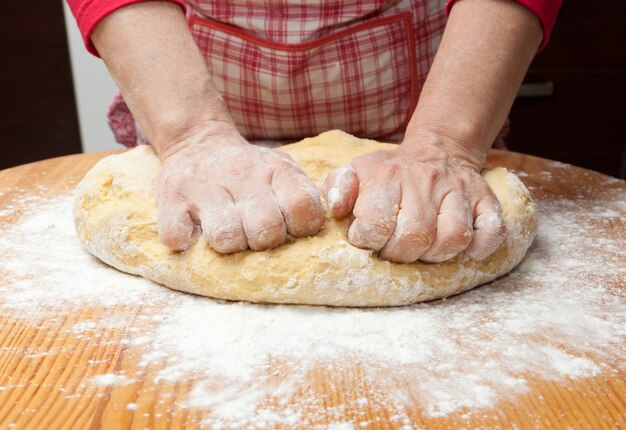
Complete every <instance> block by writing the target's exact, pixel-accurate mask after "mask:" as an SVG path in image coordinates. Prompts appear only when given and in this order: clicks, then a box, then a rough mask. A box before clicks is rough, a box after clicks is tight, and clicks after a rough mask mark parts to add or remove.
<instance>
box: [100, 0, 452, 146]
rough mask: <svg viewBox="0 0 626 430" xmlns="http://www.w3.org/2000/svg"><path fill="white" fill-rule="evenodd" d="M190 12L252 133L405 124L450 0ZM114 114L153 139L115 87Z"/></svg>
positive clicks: (203, 0)
mask: <svg viewBox="0 0 626 430" xmlns="http://www.w3.org/2000/svg"><path fill="white" fill-rule="evenodd" d="M187 18H188V22H189V27H190V29H191V33H192V35H193V37H194V39H195V41H196V43H197V45H198V47H199V48H200V51H201V52H202V53H203V55H204V56H205V58H206V61H207V64H208V66H209V69H210V72H211V75H212V77H213V80H214V82H215V85H216V86H217V88H218V90H219V91H220V92H221V93H222V95H223V97H224V100H225V102H226V104H227V106H228V109H229V111H230V113H231V115H232V117H233V119H234V120H235V123H236V124H237V127H238V129H239V131H240V132H241V133H242V134H243V135H244V136H245V137H247V138H248V139H291V138H301V137H306V136H314V135H316V134H319V133H321V132H323V131H326V130H329V129H335V128H338V129H342V130H344V131H346V132H348V133H351V134H354V135H357V136H361V137H372V138H381V137H385V136H390V135H394V134H397V133H400V132H402V131H403V130H404V129H405V127H406V125H407V123H408V121H409V119H410V117H411V114H412V113H413V110H414V109H415V105H416V104H417V100H418V97H419V93H420V90H421V87H422V85H423V83H424V81H425V79H426V75H427V74H428V70H429V69H430V66H431V64H432V60H433V58H434V55H435V52H436V50H437V47H438V45H439V41H440V39H441V35H442V33H443V29H444V26H445V23H446V14H445V0H392V1H390V0H369V1H359V0H317V1H314V0H194V1H189V2H188V11H187ZM109 124H110V125H111V128H112V129H113V131H114V134H115V136H116V139H117V140H118V142H120V143H123V144H124V145H127V146H134V145H136V144H138V143H147V142H146V141H145V138H144V137H143V135H142V133H141V130H140V129H139V127H138V125H137V124H136V122H135V121H134V120H133V118H132V115H131V113H130V111H129V109H128V107H127V106H126V104H125V103H124V101H123V99H122V98H121V96H119V95H118V96H117V97H115V99H114V100H113V102H112V104H111V106H110V109H109Z"/></svg>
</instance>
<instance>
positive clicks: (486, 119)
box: [403, 0, 543, 165]
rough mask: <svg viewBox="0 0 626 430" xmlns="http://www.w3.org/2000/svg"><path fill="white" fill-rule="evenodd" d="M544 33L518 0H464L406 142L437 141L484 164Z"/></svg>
mask: <svg viewBox="0 0 626 430" xmlns="http://www.w3.org/2000/svg"><path fill="white" fill-rule="evenodd" d="M542 36H543V32H542V28H541V25H540V22H539V20H538V18H537V17H536V16H535V15H534V14H533V13H532V12H531V11H529V10H528V9H526V8H525V7H523V6H521V5H519V4H517V3H515V2H514V1H512V0H460V1H457V3H456V4H455V5H454V7H453V8H452V11H451V13H450V16H449V19H448V23H447V25H446V29H445V32H444V35H443V38H442V41H441V45H440V47H439V50H438V52H437V55H436V57H435V61H434V63H433V65H432V68H431V70H430V73H429V75H428V78H427V80H426V83H425V84H424V88H423V90H422V93H421V96H420V100H419V103H418V105H417V108H416V110H415V112H414V114H413V117H412V118H411V121H410V123H409V125H408V128H407V132H406V137H405V141H404V143H403V146H405V145H406V146H407V147H409V148H414V149H416V150H418V149H420V147H422V146H423V145H425V143H424V142H435V144H438V145H444V146H446V149H449V150H450V151H453V152H455V155H457V156H461V157H463V158H465V159H467V160H468V161H470V162H471V163H472V164H473V165H482V164H483V163H484V157H485V154H486V152H487V150H488V149H489V147H490V146H491V143H492V142H493V140H494V139H495V137H496V136H497V134H498V132H499V130H500V128H501V127H502V124H503V123H504V121H505V119H506V116H507V114H508V112H509V110H510V108H511V105H512V103H513V100H514V99H515V95H516V94H517V90H518V89H519V86H520V84H521V82H522V79H523V78H524V75H525V73H526V70H527V69H528V66H529V65H530V62H531V60H532V58H533V56H534V54H535V52H536V51H537V47H538V46H539V44H540V43H541V40H542Z"/></svg>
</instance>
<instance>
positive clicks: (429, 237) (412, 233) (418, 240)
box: [400, 227, 435, 250]
mask: <svg viewBox="0 0 626 430" xmlns="http://www.w3.org/2000/svg"><path fill="white" fill-rule="evenodd" d="M434 239H435V231H434V229H431V228H429V227H422V228H416V229H412V230H409V231H407V232H405V233H404V234H402V235H401V237H400V240H401V241H402V242H403V247H404V248H407V249H411V250H416V249H426V248H428V247H429V246H430V245H431V244H432V243H433V240H434Z"/></svg>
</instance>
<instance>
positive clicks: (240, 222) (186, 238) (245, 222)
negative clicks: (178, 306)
mask: <svg viewBox="0 0 626 430" xmlns="http://www.w3.org/2000/svg"><path fill="white" fill-rule="evenodd" d="M161 158H162V170H161V173H160V176H159V179H158V181H157V184H156V189H155V197H156V201H157V206H158V229H159V238H160V239H161V241H162V242H163V243H164V244H165V245H167V246H168V247H170V248H173V249H176V250H185V249H187V248H189V247H190V246H191V245H193V244H194V243H195V241H196V235H195V226H196V225H198V224H200V225H201V227H202V232H203V234H204V236H205V237H206V239H207V241H208V243H209V245H210V246H211V247H212V248H213V249H214V250H215V251H217V252H220V253H232V252H237V251H242V250H245V249H247V248H250V249H253V250H255V251H260V250H265V249H269V248H274V247H277V246H280V245H282V244H283V243H285V241H286V239H287V234H290V235H292V236H294V237H302V236H311V235H314V234H315V233H317V232H318V231H319V230H320V228H321V227H322V224H323V222H324V213H323V208H322V204H321V200H320V196H319V192H318V191H317V189H316V188H315V186H314V185H313V183H312V182H311V180H310V179H309V178H308V177H307V176H306V174H305V173H304V172H303V171H302V169H301V168H300V167H299V166H298V165H297V164H296V163H295V162H294V161H293V159H292V158H291V157H290V156H289V155H287V154H283V153H279V152H276V151H273V150H271V149H267V148H261V147H257V146H254V145H251V144H249V143H248V142H246V141H245V139H244V138H243V137H242V136H241V135H239V134H238V133H237V132H236V131H234V130H233V131H229V132H226V133H222V134H219V135H215V134H211V135H200V136H195V137H194V138H193V139H189V143H187V144H183V145H178V146H177V147H176V148H175V150H174V151H170V152H169V153H167V154H165V156H162V157H161Z"/></svg>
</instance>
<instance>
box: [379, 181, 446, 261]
mask: <svg viewBox="0 0 626 430" xmlns="http://www.w3.org/2000/svg"><path fill="white" fill-rule="evenodd" d="M406 182H407V183H405V182H403V184H402V203H401V207H400V212H399V213H398V217H397V221H396V228H395V230H394V232H393V234H392V235H391V237H390V238H389V240H388V241H387V244H386V245H385V246H384V248H383V249H381V251H380V257H381V258H382V259H384V260H389V261H393V262H396V263H413V262H415V261H417V260H418V259H419V258H420V257H421V256H422V255H423V254H424V252H425V251H426V250H427V249H428V248H429V247H430V245H431V243H432V242H433V240H434V237H435V230H436V223H437V217H436V213H437V208H436V207H435V205H434V202H433V200H434V198H433V196H432V192H431V191H430V190H431V189H432V187H431V186H430V181H421V182H417V181H411V182H410V183H409V181H406Z"/></svg>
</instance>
